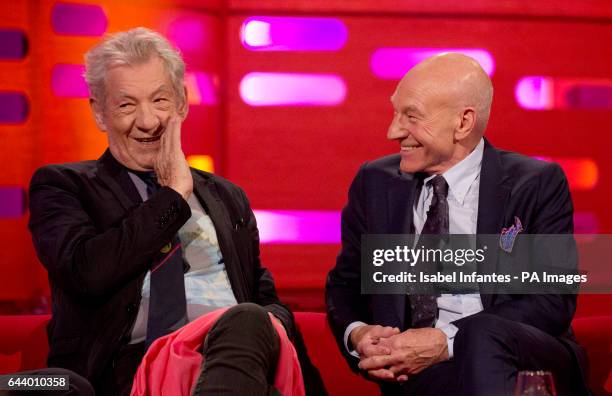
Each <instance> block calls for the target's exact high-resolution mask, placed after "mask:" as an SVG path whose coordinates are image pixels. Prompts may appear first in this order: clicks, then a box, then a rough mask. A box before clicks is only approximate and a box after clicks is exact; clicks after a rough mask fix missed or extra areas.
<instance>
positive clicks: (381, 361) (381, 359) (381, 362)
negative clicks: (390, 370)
mask: <svg viewBox="0 0 612 396" xmlns="http://www.w3.org/2000/svg"><path fill="white" fill-rule="evenodd" d="M394 363H395V359H394V358H393V356H392V355H375V356H371V357H368V358H365V359H362V360H361V361H360V362H359V368H360V369H362V370H376V369H379V368H383V367H386V366H391V365H393V364H394Z"/></svg>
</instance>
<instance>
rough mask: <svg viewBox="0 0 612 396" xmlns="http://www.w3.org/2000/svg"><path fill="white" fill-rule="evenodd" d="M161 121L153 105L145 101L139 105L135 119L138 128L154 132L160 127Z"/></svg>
mask: <svg viewBox="0 0 612 396" xmlns="http://www.w3.org/2000/svg"><path fill="white" fill-rule="evenodd" d="M160 122H161V121H160V119H159V117H158V116H157V114H156V113H155V110H154V109H153V108H152V107H151V106H149V105H148V104H145V103H143V104H141V105H140V106H138V109H137V110H136V120H135V124H136V127H137V128H138V129H140V130H141V131H143V132H147V133H153V132H155V131H156V130H157V128H158V127H159V124H160Z"/></svg>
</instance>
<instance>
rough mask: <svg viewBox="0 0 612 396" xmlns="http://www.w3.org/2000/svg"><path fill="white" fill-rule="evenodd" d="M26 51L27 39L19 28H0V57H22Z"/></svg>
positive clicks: (9, 58) (4, 58) (10, 58)
mask: <svg viewBox="0 0 612 396" xmlns="http://www.w3.org/2000/svg"><path fill="white" fill-rule="evenodd" d="M27 52H28V39H27V37H26V35H25V33H24V32H22V31H19V30H4V29H2V30H0V59H2V60H6V59H8V60H13V59H23V58H25V56H26V54H27Z"/></svg>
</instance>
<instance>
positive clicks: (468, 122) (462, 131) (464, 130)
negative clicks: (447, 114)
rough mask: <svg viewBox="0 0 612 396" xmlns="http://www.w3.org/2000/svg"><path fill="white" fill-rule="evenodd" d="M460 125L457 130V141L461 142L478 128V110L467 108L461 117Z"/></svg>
mask: <svg viewBox="0 0 612 396" xmlns="http://www.w3.org/2000/svg"><path fill="white" fill-rule="evenodd" d="M459 117H460V118H459V125H458V126H457V129H456V130H455V140H457V141H461V140H463V139H465V138H466V137H468V136H469V135H470V133H471V132H472V131H473V130H474V127H475V126H476V110H475V109H474V108H473V107H466V108H464V109H463V111H462V112H461V113H460V115H459Z"/></svg>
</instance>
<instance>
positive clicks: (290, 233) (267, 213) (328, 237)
mask: <svg viewBox="0 0 612 396" xmlns="http://www.w3.org/2000/svg"><path fill="white" fill-rule="evenodd" d="M254 212H255V217H256V218H257V226H258V228H259V238H260V240H261V242H262V243H303V244H311V243H312V244H326V243H339V242H340V212H337V211H314V210H312V211H310V210H255V211H254Z"/></svg>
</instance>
